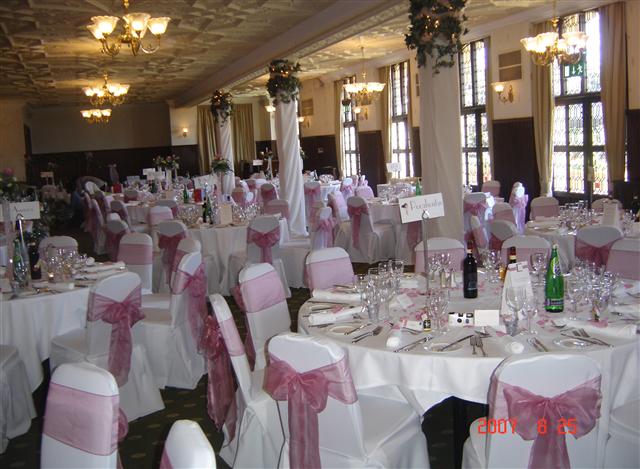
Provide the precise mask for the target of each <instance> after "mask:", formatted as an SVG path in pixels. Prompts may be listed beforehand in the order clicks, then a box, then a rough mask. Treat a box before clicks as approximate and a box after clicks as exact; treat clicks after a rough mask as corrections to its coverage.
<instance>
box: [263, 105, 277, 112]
mask: <svg viewBox="0 0 640 469" xmlns="http://www.w3.org/2000/svg"><path fill="white" fill-rule="evenodd" d="M264 108H265V109H266V110H267V112H268V113H269V114H271V113H273V112H276V107H275V106H274V105H273V104H267V105H266V106H265V107H264Z"/></svg>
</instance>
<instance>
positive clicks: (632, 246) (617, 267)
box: [607, 238, 640, 280]
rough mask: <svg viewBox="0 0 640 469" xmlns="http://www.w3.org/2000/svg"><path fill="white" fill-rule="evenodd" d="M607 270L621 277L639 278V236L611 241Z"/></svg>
mask: <svg viewBox="0 0 640 469" xmlns="http://www.w3.org/2000/svg"><path fill="white" fill-rule="evenodd" d="M607 270H608V271H610V272H615V273H616V274H620V276H621V277H622V278H628V279H632V280H640V238H624V239H619V240H618V241H616V242H615V243H613V245H612V246H611V250H610V251H609V259H608V260H607Z"/></svg>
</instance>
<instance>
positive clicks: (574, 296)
mask: <svg viewBox="0 0 640 469" xmlns="http://www.w3.org/2000/svg"><path fill="white" fill-rule="evenodd" d="M564 291H565V293H566V295H567V300H569V303H571V310H570V311H569V316H568V319H570V320H575V319H578V302H579V301H580V297H581V296H582V293H583V292H582V284H581V282H580V281H579V280H578V279H577V278H572V279H570V280H569V281H568V282H566V285H565V289H564Z"/></svg>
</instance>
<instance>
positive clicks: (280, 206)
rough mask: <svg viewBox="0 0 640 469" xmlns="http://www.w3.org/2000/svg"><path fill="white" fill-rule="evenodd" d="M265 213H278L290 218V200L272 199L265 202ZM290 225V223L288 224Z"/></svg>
mask: <svg viewBox="0 0 640 469" xmlns="http://www.w3.org/2000/svg"><path fill="white" fill-rule="evenodd" d="M264 213H265V214H266V215H278V214H280V215H281V216H282V218H286V219H287V220H289V202H287V201H286V200H283V199H274V200H270V201H269V202H267V203H266V204H264ZM287 226H288V224H287Z"/></svg>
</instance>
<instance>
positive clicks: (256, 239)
mask: <svg viewBox="0 0 640 469" xmlns="http://www.w3.org/2000/svg"><path fill="white" fill-rule="evenodd" d="M281 238H282V234H281V233H280V222H279V220H278V219H277V218H276V217H274V216H273V215H261V216H257V217H255V218H254V219H253V220H251V222H250V223H249V227H248V228H247V259H248V260H249V262H254V263H258V262H269V263H271V262H273V259H279V258H280V239H281Z"/></svg>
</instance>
